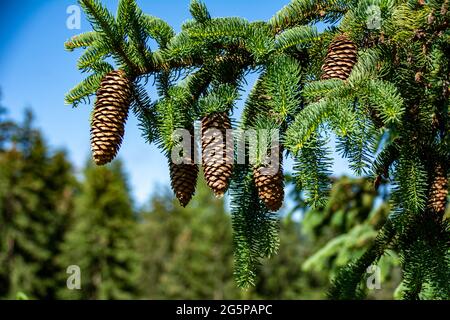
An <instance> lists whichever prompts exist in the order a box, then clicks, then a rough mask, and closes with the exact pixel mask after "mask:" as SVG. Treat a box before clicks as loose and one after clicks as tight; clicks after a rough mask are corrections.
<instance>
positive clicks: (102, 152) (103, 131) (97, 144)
mask: <svg viewBox="0 0 450 320" xmlns="http://www.w3.org/2000/svg"><path fill="white" fill-rule="evenodd" d="M132 89H133V83H132V81H131V80H130V79H129V78H128V77H127V76H126V74H125V72H123V71H121V70H118V71H112V72H110V73H108V74H107V75H106V76H105V77H104V78H103V80H102V82H101V86H100V88H99V89H98V91H97V101H96V102H95V107H94V113H93V116H92V121H91V148H92V154H93V158H94V161H95V163H96V164H97V165H105V164H107V163H109V162H111V161H112V160H113V159H114V158H115V157H116V155H117V152H118V151H119V149H120V145H121V144H122V140H123V136H124V133H125V123H126V121H127V119H128V112H129V108H130V104H131V100H132Z"/></svg>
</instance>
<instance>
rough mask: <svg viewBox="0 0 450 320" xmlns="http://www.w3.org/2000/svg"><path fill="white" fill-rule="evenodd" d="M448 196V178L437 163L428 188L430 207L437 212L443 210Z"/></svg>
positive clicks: (440, 212) (442, 211) (441, 212)
mask: <svg viewBox="0 0 450 320" xmlns="http://www.w3.org/2000/svg"><path fill="white" fill-rule="evenodd" d="M447 196H448V179H447V177H446V176H445V172H444V170H443V168H442V167H441V166H440V165H438V166H437V168H436V170H435V175H434V179H433V182H432V184H431V189H430V201H429V206H430V208H431V209H432V210H433V211H435V212H437V213H439V214H443V213H444V212H445V206H446V203H447Z"/></svg>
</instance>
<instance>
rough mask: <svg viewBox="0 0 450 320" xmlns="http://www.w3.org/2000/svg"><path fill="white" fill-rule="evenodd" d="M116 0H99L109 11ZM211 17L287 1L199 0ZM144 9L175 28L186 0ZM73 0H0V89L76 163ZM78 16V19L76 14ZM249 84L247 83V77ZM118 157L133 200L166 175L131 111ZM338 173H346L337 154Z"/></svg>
mask: <svg viewBox="0 0 450 320" xmlns="http://www.w3.org/2000/svg"><path fill="white" fill-rule="evenodd" d="M117 2H118V1H117V0H106V1H104V3H106V4H107V6H108V7H109V8H110V9H112V10H113V11H114V12H115V10H116V5H117ZM205 2H206V4H207V5H208V8H209V9H210V12H211V14H212V15H213V16H218V15H220V16H242V17H245V18H247V19H249V20H267V19H269V18H270V17H271V16H272V15H273V14H274V13H275V12H276V11H277V10H279V9H280V8H281V7H282V6H283V5H285V4H286V3H288V2H289V0H228V1H223V0H206V1H205ZM138 3H139V5H140V6H141V8H142V9H143V10H144V12H146V13H149V14H152V15H155V16H158V17H160V18H163V19H164V20H166V21H167V22H169V23H170V24H171V25H172V26H173V27H174V28H175V29H176V30H179V29H180V26H181V24H182V22H183V21H185V20H187V19H188V18H189V11H188V6H189V0H141V1H139V0H138ZM73 4H76V1H75V0H46V1H42V0H22V1H8V2H6V3H2V10H1V11H0V39H1V41H0V88H1V90H2V93H3V99H2V104H3V105H5V106H6V107H7V108H8V109H9V111H10V116H12V117H13V118H14V119H17V120H19V119H21V117H22V114H23V110H24V108H26V107H31V108H32V109H33V111H34V113H35V116H36V124H37V126H38V127H39V128H41V129H42V130H43V131H44V134H45V136H46V138H47V141H48V142H49V144H50V146H51V147H52V148H63V149H65V150H67V151H68V154H69V157H70V159H71V160H72V161H73V162H74V164H75V165H76V167H77V169H78V170H79V169H80V168H82V166H83V165H84V163H85V162H86V159H87V158H88V155H89V152H90V151H89V145H90V144H89V115H90V112H91V106H90V105H81V106H79V107H78V109H72V108H71V107H70V106H66V105H64V94H65V93H66V92H67V91H68V90H69V89H70V88H72V87H73V86H74V85H76V84H77V83H78V82H79V81H81V80H82V79H83V76H82V75H81V74H80V73H79V72H78V70H77V69H76V60H77V58H78V56H79V55H80V52H81V51H77V52H76V53H70V52H66V51H65V50H64V47H63V43H64V41H65V40H67V39H68V38H70V37H71V36H73V35H75V34H78V33H81V32H85V31H89V30H90V28H91V27H90V25H89V23H88V22H87V21H86V20H83V21H82V23H81V30H69V29H67V27H66V20H67V18H68V14H67V13H66V9H67V7H68V6H70V5H73ZM83 19H84V18H83ZM250 83H251V82H250ZM120 158H121V159H122V160H124V162H125V165H126V170H127V173H128V174H129V181H130V185H131V187H132V188H133V192H134V197H135V199H136V200H137V202H138V203H143V202H144V201H145V200H147V199H148V197H149V196H150V194H151V193H152V192H153V191H154V190H155V188H157V187H158V186H161V185H165V184H167V183H168V181H169V177H168V169H167V163H166V160H165V158H164V157H163V156H162V155H161V154H160V153H159V151H158V150H157V149H156V148H155V147H153V146H149V145H147V144H145V142H144V140H143V139H142V138H141V133H140V131H139V130H138V128H137V121H136V119H135V118H134V117H131V118H130V121H129V122H128V124H127V131H126V136H125V141H124V144H123V147H122V149H121V151H120ZM335 169H336V171H337V173H344V172H348V170H347V169H346V166H345V163H344V162H343V161H341V160H339V159H338V160H337V162H336V165H335Z"/></svg>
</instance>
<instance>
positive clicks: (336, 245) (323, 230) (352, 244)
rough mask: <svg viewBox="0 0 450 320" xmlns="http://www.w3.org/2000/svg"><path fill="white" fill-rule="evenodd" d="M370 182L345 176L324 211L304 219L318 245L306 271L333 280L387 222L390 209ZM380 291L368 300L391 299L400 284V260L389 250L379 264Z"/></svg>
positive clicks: (314, 211) (384, 193) (383, 193)
mask: <svg viewBox="0 0 450 320" xmlns="http://www.w3.org/2000/svg"><path fill="white" fill-rule="evenodd" d="M377 195H378V193H377V192H376V191H375V189H374V188H373V183H372V182H370V181H369V180H368V179H364V178H358V179H352V178H348V177H342V178H340V179H337V180H335V182H334V183H333V187H332V189H331V192H330V200H329V202H328V203H327V205H326V206H325V207H324V208H323V209H318V208H316V209H310V210H309V211H308V212H307V213H306V215H305V217H304V219H303V223H302V225H303V231H304V232H305V234H306V235H307V236H308V237H309V238H310V239H311V240H312V241H313V242H314V243H315V246H314V254H312V255H311V256H310V257H309V258H308V260H306V261H305V263H303V270H304V271H306V272H312V273H313V274H316V275H320V274H322V275H323V276H325V277H327V278H329V279H332V278H333V277H334V276H335V275H336V273H337V271H339V270H340V269H341V268H343V267H344V266H346V265H348V263H349V262H351V261H354V260H355V259H357V258H359V257H361V256H362V255H363V253H364V252H365V251H366V250H367V249H368V248H369V247H370V245H371V243H372V242H373V241H374V240H375V238H376V236H377V230H378V229H379V228H380V227H381V226H382V225H383V224H384V223H385V222H386V219H387V217H388V214H389V211H390V208H389V205H388V204H387V203H386V202H385V201H383V200H384V199H383V197H387V190H385V187H383V188H382V190H381V196H380V197H378V196H377ZM377 266H378V267H379V268H380V269H379V270H380V272H381V273H380V276H381V277H380V281H381V284H382V285H381V289H379V290H373V291H371V292H370V295H369V298H382V299H392V298H393V294H394V290H395V288H396V287H397V286H398V284H399V281H400V270H399V260H398V257H397V255H396V254H395V253H394V252H393V251H392V250H389V251H388V254H387V255H386V256H383V257H382V259H380V261H379V262H378V264H377Z"/></svg>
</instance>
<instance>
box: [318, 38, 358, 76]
mask: <svg viewBox="0 0 450 320" xmlns="http://www.w3.org/2000/svg"><path fill="white" fill-rule="evenodd" d="M357 54H358V50H357V47H356V45H355V44H354V43H353V41H352V40H350V38H348V36H347V35H345V34H342V35H339V36H337V37H336V38H335V39H334V40H333V41H332V43H331V44H330V47H329V48H328V54H327V57H326V59H325V63H324V65H323V66H322V70H323V72H324V73H323V74H322V80H327V79H341V80H347V78H348V77H349V75H350V73H351V72H352V69H353V67H354V65H355V63H356V61H357Z"/></svg>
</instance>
